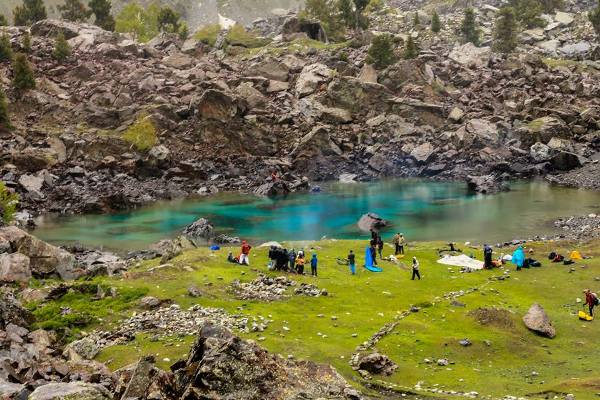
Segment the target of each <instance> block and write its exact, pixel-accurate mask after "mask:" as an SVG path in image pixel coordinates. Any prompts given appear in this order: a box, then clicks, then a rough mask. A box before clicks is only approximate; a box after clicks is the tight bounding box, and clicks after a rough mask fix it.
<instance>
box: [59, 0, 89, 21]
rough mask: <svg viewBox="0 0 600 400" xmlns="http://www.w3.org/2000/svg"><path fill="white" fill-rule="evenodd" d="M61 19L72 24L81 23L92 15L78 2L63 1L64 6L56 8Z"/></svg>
mask: <svg viewBox="0 0 600 400" xmlns="http://www.w3.org/2000/svg"><path fill="white" fill-rule="evenodd" d="M57 8H58V10H59V11H60V15H61V16H62V17H63V19H66V20H67V21H73V22H83V21H87V19H88V18H89V17H90V16H91V15H92V11H91V10H88V9H87V7H86V6H85V5H84V4H83V3H82V2H81V1H80V0H65V4H63V5H62V6H58V7H57Z"/></svg>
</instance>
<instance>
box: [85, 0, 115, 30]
mask: <svg viewBox="0 0 600 400" xmlns="http://www.w3.org/2000/svg"><path fill="white" fill-rule="evenodd" d="M88 5H89V7H90V9H91V10H92V13H93V14H94V16H95V18H96V21H95V24H96V25H97V26H99V27H100V28H102V29H104V30H107V31H114V30H115V19H114V18H113V16H112V15H111V13H110V9H111V7H112V4H111V3H110V0H90V2H89V4H88Z"/></svg>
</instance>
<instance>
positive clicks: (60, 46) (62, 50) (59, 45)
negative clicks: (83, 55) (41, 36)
mask: <svg viewBox="0 0 600 400" xmlns="http://www.w3.org/2000/svg"><path fill="white" fill-rule="evenodd" d="M70 55H71V46H69V43H67V40H66V39H65V35H64V34H63V33H62V32H60V33H59V34H58V36H57V37H56V43H55V44H54V51H53V52H52V56H53V57H54V58H55V59H56V60H57V61H59V62H63V61H65V60H66V59H67V58H68V57H69V56H70Z"/></svg>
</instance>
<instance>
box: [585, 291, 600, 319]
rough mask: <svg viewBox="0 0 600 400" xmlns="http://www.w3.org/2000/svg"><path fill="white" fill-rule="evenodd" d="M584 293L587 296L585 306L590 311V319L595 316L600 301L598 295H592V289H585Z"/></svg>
mask: <svg viewBox="0 0 600 400" xmlns="http://www.w3.org/2000/svg"><path fill="white" fill-rule="evenodd" d="M583 293H584V294H585V303H584V304H583V305H584V306H585V305H587V306H588V308H589V310H590V317H593V316H594V307H595V306H597V305H598V304H599V303H600V300H599V299H598V295H596V293H592V291H591V290H590V289H585V290H584V291H583Z"/></svg>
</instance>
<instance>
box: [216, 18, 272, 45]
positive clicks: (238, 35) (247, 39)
mask: <svg viewBox="0 0 600 400" xmlns="http://www.w3.org/2000/svg"><path fill="white" fill-rule="evenodd" d="M225 41H226V42H227V44H228V45H230V46H240V47H246V48H249V49H254V48H258V47H263V46H266V45H267V44H269V43H270V42H271V40H270V39H266V38H259V37H258V36H256V35H255V34H254V33H252V32H248V31H246V29H244V27H243V26H242V25H240V24H235V25H234V26H232V27H231V29H229V32H227V36H225Z"/></svg>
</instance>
